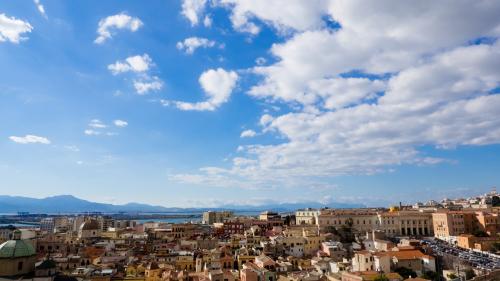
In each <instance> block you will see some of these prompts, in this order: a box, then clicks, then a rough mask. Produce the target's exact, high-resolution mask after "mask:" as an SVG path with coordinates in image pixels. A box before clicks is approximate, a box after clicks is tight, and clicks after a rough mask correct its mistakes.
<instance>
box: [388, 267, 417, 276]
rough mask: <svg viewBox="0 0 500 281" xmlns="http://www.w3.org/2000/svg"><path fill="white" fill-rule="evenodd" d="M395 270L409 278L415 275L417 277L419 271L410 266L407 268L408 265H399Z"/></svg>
mask: <svg viewBox="0 0 500 281" xmlns="http://www.w3.org/2000/svg"><path fill="white" fill-rule="evenodd" d="M394 271H395V272H397V273H399V275H401V276H402V277H403V278H408V277H412V278H415V277H417V273H416V272H415V271H413V270H411V269H409V268H406V267H398V268H396V270H394Z"/></svg>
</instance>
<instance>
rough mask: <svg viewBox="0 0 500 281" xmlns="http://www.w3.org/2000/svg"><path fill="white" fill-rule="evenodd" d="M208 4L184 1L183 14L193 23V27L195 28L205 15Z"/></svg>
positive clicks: (189, 0) (205, 1)
mask: <svg viewBox="0 0 500 281" xmlns="http://www.w3.org/2000/svg"><path fill="white" fill-rule="evenodd" d="M206 4H207V0H183V1H182V12H181V13H182V15H184V16H185V17H186V18H187V19H188V20H189V21H190V22H191V25H192V26H195V25H197V24H198V22H199V20H200V18H201V15H202V14H203V13H204V11H205V5H206Z"/></svg>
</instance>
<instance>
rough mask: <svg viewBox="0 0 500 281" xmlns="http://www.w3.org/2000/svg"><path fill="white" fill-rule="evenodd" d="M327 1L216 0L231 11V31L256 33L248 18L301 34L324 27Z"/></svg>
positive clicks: (255, 27)
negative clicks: (301, 32)
mask: <svg viewBox="0 0 500 281" xmlns="http://www.w3.org/2000/svg"><path fill="white" fill-rule="evenodd" d="M328 2H329V1H327V0H308V1H303V0H278V1H267V0H252V1H247V0H220V4H222V5H223V6H226V7H228V8H230V9H231V10H232V14H231V22H232V24H233V27H234V29H236V30H239V31H241V32H248V33H251V34H257V33H259V31H260V28H259V27H258V26H257V25H256V24H255V23H254V22H252V19H260V20H261V21H263V22H265V23H268V24H270V25H271V26H273V27H274V28H276V29H277V30H278V31H280V32H286V31H288V30H289V29H292V30H298V31H305V30H310V29H316V28H320V27H323V26H324V21H323V19H322V15H324V14H327V7H328Z"/></svg>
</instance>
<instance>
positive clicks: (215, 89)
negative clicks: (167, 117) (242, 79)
mask: <svg viewBox="0 0 500 281" xmlns="http://www.w3.org/2000/svg"><path fill="white" fill-rule="evenodd" d="M237 80H238V74H237V73H236V72H234V71H226V70H224V69H222V68H217V69H210V70H207V71H205V72H203V73H202V74H201V75H200V78H199V79H198V81H199V82H200V85H201V87H202V88H203V91H204V92H205V95H206V96H207V100H206V101H203V102H197V103H189V102H175V105H176V106H177V108H179V109H181V110H198V111H205V110H208V111H213V110H215V109H216V108H218V107H219V106H220V105H222V104H223V103H225V102H227V101H228V100H229V97H230V96H231V92H232V91H233V89H234V87H235V86H236V82H237Z"/></svg>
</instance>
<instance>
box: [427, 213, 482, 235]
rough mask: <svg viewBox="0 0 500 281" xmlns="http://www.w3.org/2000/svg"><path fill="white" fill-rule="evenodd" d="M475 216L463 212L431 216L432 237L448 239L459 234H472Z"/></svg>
mask: <svg viewBox="0 0 500 281" xmlns="http://www.w3.org/2000/svg"><path fill="white" fill-rule="evenodd" d="M474 220H475V214H474V213H470V212H464V211H442V212H437V213H433V214H432V221H433V228H434V236H435V237H437V238H440V239H445V240H447V239H449V238H450V237H455V236H458V235H460V234H467V233H472V231H473V230H474Z"/></svg>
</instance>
